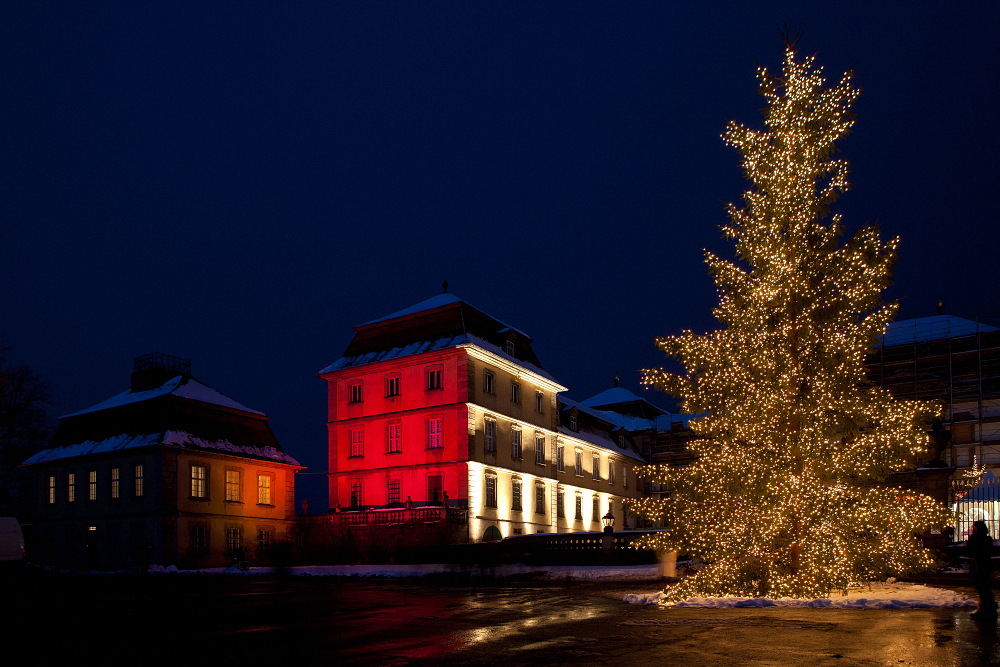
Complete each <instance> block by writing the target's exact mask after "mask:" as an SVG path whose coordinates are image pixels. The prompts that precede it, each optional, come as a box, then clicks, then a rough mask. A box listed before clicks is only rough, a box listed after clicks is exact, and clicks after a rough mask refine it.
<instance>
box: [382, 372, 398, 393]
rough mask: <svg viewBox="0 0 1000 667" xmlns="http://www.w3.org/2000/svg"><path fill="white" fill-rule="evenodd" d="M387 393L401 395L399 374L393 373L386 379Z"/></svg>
mask: <svg viewBox="0 0 1000 667" xmlns="http://www.w3.org/2000/svg"><path fill="white" fill-rule="evenodd" d="M385 395H386V396H399V375H391V376H389V377H387V378H386V379H385Z"/></svg>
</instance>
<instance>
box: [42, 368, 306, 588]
mask: <svg viewBox="0 0 1000 667" xmlns="http://www.w3.org/2000/svg"><path fill="white" fill-rule="evenodd" d="M268 419H269V417H268V416H267V415H265V414H264V413H262V412H259V411H257V410H253V409H251V408H248V407H246V406H244V405H241V404H240V403H237V402H236V401H234V400H232V399H231V398H228V397H227V396H224V395H222V394H220V393H219V392H217V391H215V390H214V389H212V388H211V387H208V386H206V385H204V384H202V383H201V382H199V381H198V380H196V379H195V378H194V377H192V376H191V365H190V361H186V360H183V359H178V358H176V357H170V356H168V355H163V354H157V353H154V354H150V355H145V356H142V357H138V358H137V359H136V360H135V369H134V371H133V373H132V378H131V388H130V389H129V390H128V391H125V392H123V393H121V394H119V395H117V396H114V397H112V398H110V399H108V400H106V401H104V402H102V403H99V404H97V405H95V406H93V407H90V408H87V409H86V410H81V411H79V412H75V413H72V414H69V415H64V416H63V417H60V418H59V422H60V424H59V428H58V429H57V430H56V433H55V435H54V436H53V438H52V442H51V443H50V446H49V448H47V449H45V450H43V451H41V452H39V453H38V454H36V455H34V456H32V457H31V458H30V459H28V460H27V461H25V462H24V465H25V466H28V467H30V468H31V469H32V470H33V472H34V495H33V498H32V522H33V528H34V530H33V541H34V545H33V546H34V552H35V555H34V556H33V560H36V561H40V562H43V563H46V564H51V565H56V566H59V567H75V568H84V569H88V570H94V569H98V570H115V569H122V568H127V567H134V566H135V565H137V564H140V563H142V562H145V561H148V562H150V563H152V564H162V565H165V566H166V565H176V566H178V567H180V568H194V567H214V566H220V565H226V564H228V563H229V562H231V560H232V557H233V556H234V555H238V556H241V557H246V558H248V559H249V560H251V561H252V562H253V563H255V564H266V563H268V562H270V561H271V560H273V558H274V555H275V554H276V553H277V551H278V550H279V549H280V548H283V547H281V545H282V544H283V543H288V542H290V541H292V540H293V539H294V526H295V509H294V503H295V472H296V471H298V470H301V469H302V467H303V466H301V465H299V463H298V462H297V461H296V460H295V459H293V458H292V457H290V456H289V455H288V454H286V453H285V452H284V451H283V450H282V448H281V446H280V444H279V443H278V440H277V438H275V436H274V433H273V432H272V431H271V428H270V426H269V425H268Z"/></svg>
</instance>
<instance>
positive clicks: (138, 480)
mask: <svg viewBox="0 0 1000 667" xmlns="http://www.w3.org/2000/svg"><path fill="white" fill-rule="evenodd" d="M142 494H143V488H142V464H141V463H139V464H136V466H135V497H136V498H142Z"/></svg>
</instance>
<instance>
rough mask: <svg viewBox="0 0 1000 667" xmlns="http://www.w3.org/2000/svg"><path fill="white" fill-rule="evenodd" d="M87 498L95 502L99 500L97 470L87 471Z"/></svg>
mask: <svg viewBox="0 0 1000 667" xmlns="http://www.w3.org/2000/svg"><path fill="white" fill-rule="evenodd" d="M87 500H88V501H89V502H94V501H95V500H97V471H96V470H88V471H87Z"/></svg>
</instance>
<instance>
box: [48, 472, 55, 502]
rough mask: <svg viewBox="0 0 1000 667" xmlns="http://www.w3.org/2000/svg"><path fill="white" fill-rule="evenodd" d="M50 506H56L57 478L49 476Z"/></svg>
mask: <svg viewBox="0 0 1000 667" xmlns="http://www.w3.org/2000/svg"><path fill="white" fill-rule="evenodd" d="M48 504H49V505H55V504H56V476H55V475H49V502H48Z"/></svg>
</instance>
